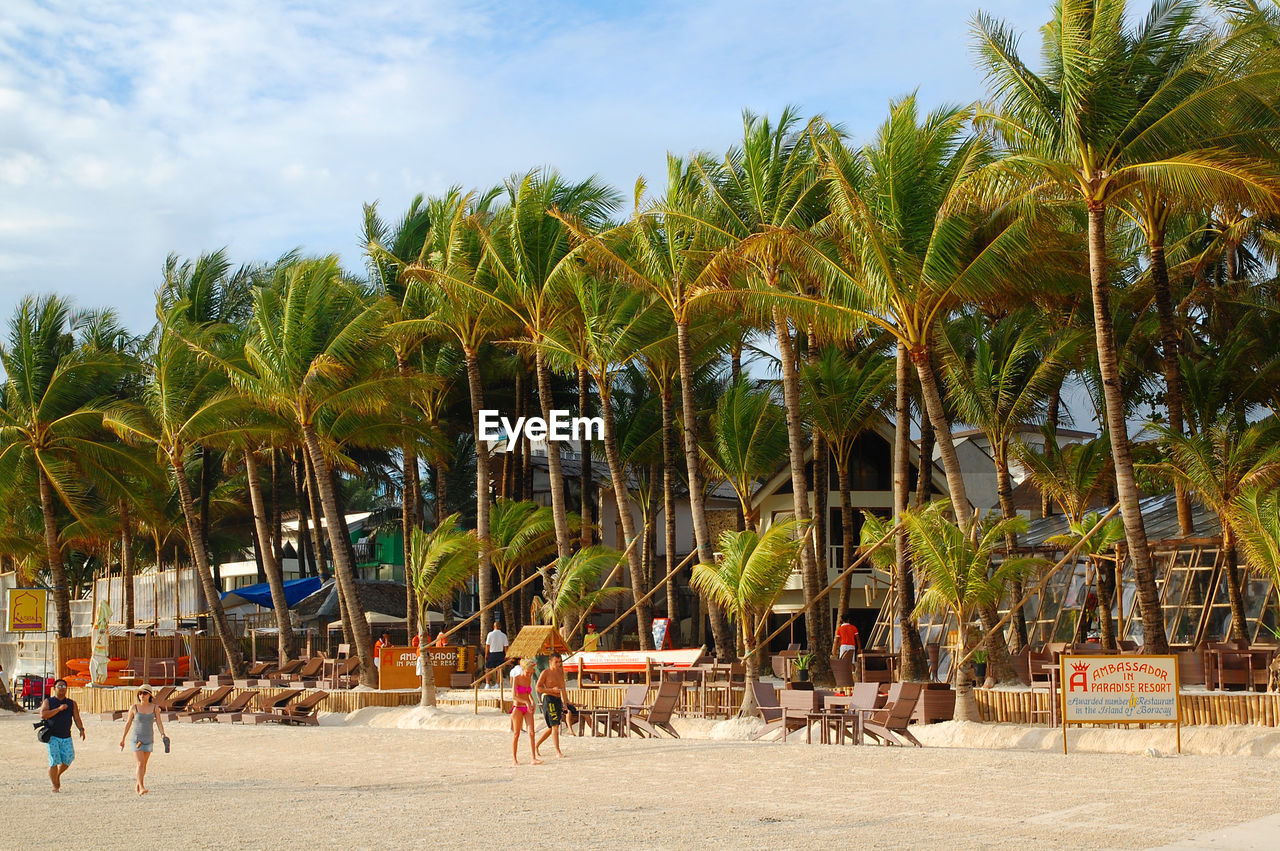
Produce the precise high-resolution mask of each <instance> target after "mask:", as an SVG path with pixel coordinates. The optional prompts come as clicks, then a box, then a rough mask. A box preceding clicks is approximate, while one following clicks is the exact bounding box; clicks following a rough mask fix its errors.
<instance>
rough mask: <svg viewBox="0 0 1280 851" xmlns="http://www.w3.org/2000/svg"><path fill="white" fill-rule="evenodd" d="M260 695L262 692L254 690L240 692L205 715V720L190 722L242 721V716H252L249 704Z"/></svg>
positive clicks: (194, 719) (196, 719)
mask: <svg viewBox="0 0 1280 851" xmlns="http://www.w3.org/2000/svg"><path fill="white" fill-rule="evenodd" d="M260 694H262V692H260V691H256V690H254V689H249V690H247V691H242V692H240V694H238V695H236V696H235V697H234V698H232V699H231V700H230V701H228V702H227V703H224V704H223V705H222V706H220V707H217V709H216V710H211V711H209V712H207V713H205V715H206V716H207V719H206V718H193V719H191V720H193V721H203V720H211V721H217V722H218V723H219V724H234V723H235V722H237V721H244V716H246V715H253V713H252V712H251V711H249V704H250V703H252V702H253V700H254V698H256V697H258V695H260Z"/></svg>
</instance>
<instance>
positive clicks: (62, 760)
mask: <svg viewBox="0 0 1280 851" xmlns="http://www.w3.org/2000/svg"><path fill="white" fill-rule="evenodd" d="M40 717H41V718H43V719H44V720H45V721H48V722H49V730H50V732H51V733H52V735H51V736H50V737H49V745H48V747H49V780H50V781H52V783H53V791H55V792H60V791H62V775H64V774H66V773H67V769H68V768H70V767H71V761H72V760H73V759H75V758H76V749H75V747H74V746H72V744H71V722H72V721H74V722H75V725H76V727H78V728H79V730H80V740H81V741H84V722H83V721H81V720H80V707H79V706H77V705H76V702H75V701H74V700H71V699H69V698H68V697H67V681H66V680H63V679H59V680H57V681H56V682H54V684H53V694H52V695H51V696H49V697H46V698H45V699H44V703H42V704H40Z"/></svg>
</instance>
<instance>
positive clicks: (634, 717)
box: [626, 680, 684, 739]
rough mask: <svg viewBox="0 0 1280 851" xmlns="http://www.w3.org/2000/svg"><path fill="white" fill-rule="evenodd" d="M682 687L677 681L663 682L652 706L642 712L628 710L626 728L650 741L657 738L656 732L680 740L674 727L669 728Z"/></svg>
mask: <svg viewBox="0 0 1280 851" xmlns="http://www.w3.org/2000/svg"><path fill="white" fill-rule="evenodd" d="M683 688H684V686H683V685H682V684H681V683H680V682H678V681H677V680H663V681H662V684H661V685H659V686H658V694H657V695H656V696H655V697H654V698H653V705H652V706H650V707H649V708H648V709H647V710H644V711H643V712H639V713H638V712H635V711H633V710H628V712H627V719H626V720H627V726H628V728H630V729H631V730H635V731H636V732H637V733H640V734H642V735H645V736H648V737H650V738H652V739H656V738H658V731H659V730H661V731H663V732H665V733H667V734H669V735H670V736H671V737H672V738H674V739H678V738H680V734H679V733H677V732H676V729H675V727H672V726H671V716H672V714H674V713H675V711H676V707H677V706H678V705H679V703H680V692H681V690H682V689H683Z"/></svg>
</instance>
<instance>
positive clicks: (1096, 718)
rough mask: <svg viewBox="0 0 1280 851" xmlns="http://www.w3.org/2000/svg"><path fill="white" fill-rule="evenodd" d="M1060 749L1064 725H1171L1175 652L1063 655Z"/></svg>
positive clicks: (1174, 707)
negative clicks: (1173, 654) (1171, 654)
mask: <svg viewBox="0 0 1280 851" xmlns="http://www.w3.org/2000/svg"><path fill="white" fill-rule="evenodd" d="M1061 665H1062V668H1061V671H1060V679H1059V683H1060V684H1061V688H1062V721H1063V725H1062V752H1063V753H1066V752H1067V724H1173V725H1175V726H1177V727H1178V752H1179V753H1181V752H1182V728H1181V722H1180V718H1179V712H1178V686H1179V683H1178V659H1177V657H1176V656H1072V655H1068V654H1063V656H1062V661H1061Z"/></svg>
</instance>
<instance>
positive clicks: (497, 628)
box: [484, 621, 511, 688]
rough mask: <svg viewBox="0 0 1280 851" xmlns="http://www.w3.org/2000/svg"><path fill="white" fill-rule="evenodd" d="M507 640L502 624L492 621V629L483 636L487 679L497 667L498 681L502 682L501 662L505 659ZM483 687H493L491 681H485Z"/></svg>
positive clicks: (485, 675) (508, 642) (485, 676)
mask: <svg viewBox="0 0 1280 851" xmlns="http://www.w3.org/2000/svg"><path fill="white" fill-rule="evenodd" d="M510 643H511V642H510V641H508V640H507V634H506V633H505V632H503V631H502V626H501V624H499V623H498V622H497V621H494V622H493V629H492V630H491V631H490V632H489V634H488V635H486V636H485V637H484V646H485V654H484V678H485V680H486V681H487V680H488V679H489V677H490V676H492V671H493V670H494V669H495V668H496V669H498V682H499V683H501V682H502V670H501V668H502V664H503V663H504V662H506V661H507V647H508V646H509V645H510ZM485 688H495V686H494V684H493V683H491V682H486V685H485Z"/></svg>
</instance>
